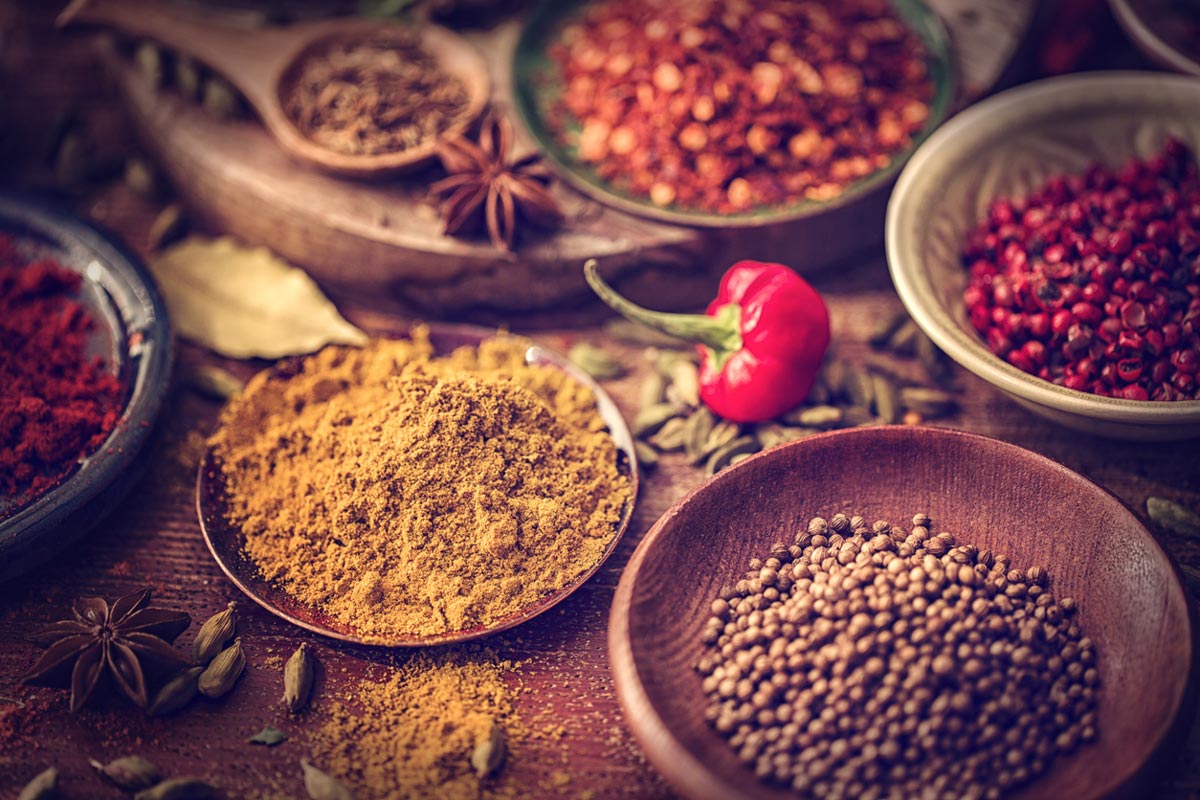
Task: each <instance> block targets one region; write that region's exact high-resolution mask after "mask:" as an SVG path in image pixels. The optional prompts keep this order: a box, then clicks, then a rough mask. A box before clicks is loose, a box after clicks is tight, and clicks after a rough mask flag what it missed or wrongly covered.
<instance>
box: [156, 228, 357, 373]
mask: <svg viewBox="0 0 1200 800" xmlns="http://www.w3.org/2000/svg"><path fill="white" fill-rule="evenodd" d="M150 271H151V272H153V273H154V277H155V278H156V279H157V280H158V285H159V287H160V288H161V289H162V293H163V296H164V297H165V298H166V302H167V308H168V310H169V311H170V313H171V319H172V322H173V323H174V325H175V330H176V331H178V332H179V334H180V335H181V336H183V337H185V338H187V339H191V340H192V341H194V342H196V343H197V344H200V345H203V346H204V347H207V348H209V349H211V350H214V351H216V352H217V353H220V354H221V355H223V356H228V357H229V358H271V359H273V358H283V357H284V356H298V355H306V354H308V353H313V352H315V351H317V350H320V349H321V348H322V347H324V346H325V345H327V344H351V345H361V344H363V343H365V342H366V340H367V336H366V334H364V333H363V332H362V331H360V330H359V329H358V328H356V327H354V326H353V325H351V324H350V323H349V322H347V321H346V320H345V319H343V318H342V316H341V314H339V313H338V310H337V308H336V307H335V306H334V305H333V303H332V302H330V301H329V299H328V298H327V297H325V295H324V294H322V292H321V290H320V289H319V288H318V287H317V285H316V283H314V282H313V280H312V278H310V277H308V275H307V274H306V273H305V272H304V271H303V270H300V269H297V268H296V267H293V266H292V265H290V264H288V263H287V262H285V261H283V260H282V259H280V258H278V257H276V256H275V255H274V254H272V253H271V252H270V251H269V250H267V249H266V248H263V247H246V246H244V245H241V244H239V243H237V242H236V241H234V240H233V239H231V238H229V237H221V238H218V239H206V238H203V237H198V236H192V237H188V238H187V239H185V240H183V241H182V242H180V243H179V244H177V245H175V246H173V247H171V248H169V249H167V250H165V251H163V252H162V253H161V254H159V255H158V256H157V257H156V258H155V259H154V260H153V261H152V262H151V264H150Z"/></svg>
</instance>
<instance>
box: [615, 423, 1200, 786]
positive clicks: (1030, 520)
mask: <svg viewBox="0 0 1200 800" xmlns="http://www.w3.org/2000/svg"><path fill="white" fill-rule="evenodd" d="M838 512H842V513H855V512H856V513H860V514H862V515H864V516H866V518H867V519H887V520H890V521H894V522H897V523H902V524H907V523H908V520H911V518H912V516H913V514H915V513H917V512H925V513H928V514H929V515H930V516H931V517H932V519H933V525H934V528H935V529H936V530H946V531H950V532H952V533H954V534H955V535H956V537H957V538H958V540H959V542H960V543H964V544H966V543H973V544H975V545H977V546H978V547H979V548H980V549H981V550H983V549H985V548H986V549H991V550H992V551H994V552H997V553H1001V552H1003V553H1007V554H1008V555H1009V556H1011V558H1012V559H1013V564H1014V565H1024V566H1026V567H1028V566H1032V565H1034V564H1040V565H1043V566H1045V567H1046V568H1047V570H1048V571H1049V574H1050V577H1051V581H1052V583H1051V590H1052V591H1054V592H1055V593H1056V595H1057V596H1060V597H1061V596H1071V597H1074V598H1076V599H1077V600H1078V602H1079V609H1080V610H1079V614H1080V624H1081V625H1082V627H1083V630H1084V631H1085V633H1086V634H1087V635H1088V636H1090V637H1091V638H1092V639H1093V641H1095V642H1096V647H1097V653H1098V658H1099V669H1100V675H1101V686H1102V688H1101V692H1100V697H1099V708H1098V730H1099V738H1098V739H1097V741H1096V742H1095V743H1094V744H1091V745H1088V746H1086V747H1082V748H1080V749H1079V750H1077V751H1076V752H1075V753H1073V754H1072V755H1071V756H1070V757H1068V758H1065V759H1060V760H1058V761H1055V762H1053V764H1052V765H1051V769H1050V771H1049V772H1048V773H1046V774H1044V775H1043V776H1042V777H1041V778H1039V779H1038V780H1037V781H1034V782H1033V783H1030V784H1028V785H1027V787H1026V788H1025V789H1024V790H1022V791H1020V792H1017V793H1015V794H1013V795H1012V797H1014V798H1019V800H1034V799H1035V798H1037V800H1051V799H1052V798H1066V797H1070V798H1073V800H1089V798H1097V797H1104V796H1112V795H1114V794H1117V795H1120V794H1122V793H1125V794H1127V795H1130V794H1133V793H1136V792H1137V791H1138V788H1139V787H1140V786H1141V781H1142V780H1143V778H1144V776H1145V775H1147V774H1149V773H1150V772H1151V771H1152V769H1151V768H1150V767H1148V766H1147V764H1148V762H1149V761H1150V760H1151V759H1152V758H1154V757H1156V756H1157V757H1162V756H1163V755H1164V753H1165V751H1166V750H1167V749H1169V748H1168V747H1167V743H1168V742H1171V743H1176V744H1178V743H1181V742H1182V741H1183V739H1184V738H1185V737H1184V736H1183V734H1182V733H1181V731H1182V730H1186V728H1185V727H1184V726H1186V725H1187V723H1188V722H1189V719H1188V718H1190V716H1191V715H1192V713H1193V711H1194V709H1193V708H1192V703H1191V702H1190V700H1189V698H1187V697H1185V695H1186V694H1188V693H1189V687H1190V686H1191V673H1192V670H1193V666H1194V660H1195V656H1194V653H1193V650H1194V640H1195V622H1194V619H1193V618H1192V611H1191V607H1190V604H1189V602H1188V599H1187V596H1186V594H1185V592H1184V589H1183V587H1182V585H1181V584H1180V581H1179V576H1178V574H1177V572H1176V569H1175V567H1174V566H1173V565H1172V563H1171V561H1170V559H1169V558H1168V557H1167V555H1166V553H1165V552H1164V551H1163V549H1162V548H1161V547H1160V546H1159V544H1158V542H1157V541H1155V539H1154V537H1153V536H1151V535H1150V533H1149V532H1148V531H1147V530H1146V528H1145V527H1144V526H1143V525H1142V523H1141V522H1139V521H1138V519H1137V517H1135V516H1134V515H1133V513H1131V512H1130V511H1129V510H1128V509H1127V508H1126V507H1125V506H1124V505H1123V504H1122V503H1121V502H1120V501H1118V500H1117V499H1116V498H1114V497H1113V496H1112V495H1110V494H1108V493H1107V492H1105V491H1104V490H1103V489H1101V488H1099V487H1098V486H1096V485H1095V484H1093V483H1090V482H1089V481H1088V480H1086V479H1085V478H1083V477H1081V476H1080V475H1078V474H1076V473H1074V472H1072V471H1070V470H1068V469H1067V468H1065V467H1063V466H1062V465H1060V464H1057V463H1055V462H1053V461H1050V460H1048V459H1046V458H1043V457H1042V456H1039V455H1037V454H1035V453H1031V452H1029V451H1027V450H1023V449H1021V448H1019V447H1016V446H1014V445H1010V444H1006V443H1004V442H999V441H996V440H994V439H987V438H984V437H981V436H975V435H972V434H966V433H960V432H956V431H949V430H945V429H938V428H917V427H903V426H900V427H880V428H858V429H850V430H845V431H838V432H834V433H828V434H821V435H818V436H813V437H811V438H808V439H803V440H800V441H798V442H793V443H790V444H786V445H781V446H779V447H776V448H773V449H771V450H768V451H766V452H763V453H760V454H758V455H756V456H752V457H751V458H749V459H747V460H745V461H743V462H742V463H740V464H738V465H735V466H734V467H731V468H730V469H727V470H725V471H723V472H721V473H719V474H718V475H717V476H716V477H714V478H712V479H711V480H709V481H707V482H706V483H704V484H703V485H701V486H700V487H699V488H698V489H696V490H695V491H693V492H691V493H690V494H689V495H687V496H686V497H685V498H683V500H681V501H680V502H678V503H677V504H675V506H674V507H672V508H671V509H670V510H669V511H667V512H666V513H665V514H664V515H663V516H662V517H661V518H660V519H659V520H658V522H657V523H655V525H654V527H653V528H651V530H650V532H649V533H648V534H647V535H646V537H645V539H643V540H642V542H641V543H640V544H639V545H638V548H637V550H636V551H635V552H634V554H633V556H632V558H631V559H630V561H629V564H628V565H627V566H626V568H625V571H624V572H623V573H622V575H621V580H620V583H619V585H618V587H617V592H616V596H615V598H614V600H613V606H612V612H611V617H610V620H609V630H608V636H609V652H610V658H611V664H612V670H613V675H614V678H615V682H616V688H617V694H618V697H619V698H620V701H621V707H622V709H623V711H624V713H625V719H626V722H627V723H628V724H629V726H630V727H631V728H632V730H633V733H634V734H635V736H636V737H637V740H638V742H639V743H640V744H641V745H642V747H643V749H644V750H645V752H646V755H647V756H648V757H649V759H650V761H651V762H652V763H653V764H654V766H655V767H656V768H657V769H658V770H659V771H660V772H662V774H663V775H664V776H665V777H666V778H667V779H668V780H669V781H670V782H671V783H672V784H673V785H674V787H675V788H676V789H678V790H679V791H680V792H681V793H682V794H684V795H685V796H687V797H689V798H693V799H699V798H705V799H707V798H714V800H715V799H716V798H721V799H722V800H729V799H731V798H780V799H782V798H790V797H794V796H795V795H794V794H792V793H791V792H785V791H781V790H776V789H769V788H767V787H766V786H765V785H763V784H760V783H758V782H757V780H756V779H755V777H754V775H753V773H752V772H751V771H749V770H748V769H746V768H745V767H743V766H742V764H741V763H740V762H739V761H738V759H737V758H736V756H735V754H734V750H733V749H732V748H731V747H730V746H729V744H728V743H727V742H726V741H725V740H724V739H722V738H720V737H719V736H718V735H717V734H716V733H715V732H714V731H713V730H711V729H710V728H709V727H708V725H707V724H706V722H705V721H704V707H705V696H704V693H703V691H702V689H701V679H700V675H699V674H698V673H697V672H696V671H695V668H694V665H695V664H696V662H697V660H698V659H699V657H700V655H701V652H702V645H701V643H700V635H701V630H702V629H703V627H704V622H705V620H706V619H707V618H708V617H709V615H710V612H709V607H710V604H711V603H712V601H713V600H714V599H715V598H716V597H717V594H718V592H719V591H720V589H721V587H722V586H724V585H727V584H729V583H731V582H733V581H735V580H736V579H738V578H740V577H741V575H742V573H743V572H744V571H745V570H746V568H747V562H748V560H749V559H750V558H752V557H758V558H765V555H766V553H767V552H768V551H769V549H770V547H771V545H772V544H773V543H774V542H777V541H791V540H792V538H793V537H794V535H795V533H796V532H797V531H799V530H801V529H803V528H804V526H806V525H807V522H808V520H809V519H811V518H812V517H814V516H818V515H821V516H825V517H827V518H828V517H829V516H831V515H833V514H835V513H838ZM1134 796H1145V795H1134Z"/></svg>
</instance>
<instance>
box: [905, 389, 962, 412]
mask: <svg viewBox="0 0 1200 800" xmlns="http://www.w3.org/2000/svg"><path fill="white" fill-rule="evenodd" d="M900 402H901V403H902V404H903V405H904V407H905V408H907V409H911V410H912V411H916V412H917V413H918V414H920V415H921V416H923V417H925V419H938V418H939V417H944V416H946V415H947V414H949V413H950V412H951V411H953V410H954V405H955V403H954V396H953V395H951V394H950V393H949V392H944V391H942V390H941V389H930V388H927V387H925V386H905V387H904V388H903V389H901V390H900Z"/></svg>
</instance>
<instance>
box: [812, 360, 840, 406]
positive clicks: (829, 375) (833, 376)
mask: <svg viewBox="0 0 1200 800" xmlns="http://www.w3.org/2000/svg"><path fill="white" fill-rule="evenodd" d="M819 374H820V376H821V382H822V383H824V384H825V386H826V387H828V389H829V396H830V399H831V400H833V399H835V398H837V397H840V396H841V395H843V394H845V393H846V362H844V361H836V360H835V361H826V362H825V364H824V366H822V367H821V372H820V373H819Z"/></svg>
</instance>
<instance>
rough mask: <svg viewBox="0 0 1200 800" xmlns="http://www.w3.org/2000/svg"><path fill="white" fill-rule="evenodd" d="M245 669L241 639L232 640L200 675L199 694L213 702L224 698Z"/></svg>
mask: <svg viewBox="0 0 1200 800" xmlns="http://www.w3.org/2000/svg"><path fill="white" fill-rule="evenodd" d="M245 669H246V654H245V653H244V652H243V651H242V637H240V636H239V637H237V638H236V639H234V640H233V644H232V645H230V646H229V647H227V648H225V649H224V650H222V651H221V652H220V653H219V654H217V657H216V658H214V659H213V660H212V663H211V664H209V665H208V667H207V668H206V669H205V670H204V672H201V673H200V679H199V681H197V686H198V687H199V689H200V694H202V695H204V696H205V697H211V698H213V699H214V700H215V699H216V698H218V697H224V696H225V695H226V694H228V693H229V690H230V689H232V688H233V685H234V684H235V683H237V679H238V678H239V677H241V674H242V671H243V670H245Z"/></svg>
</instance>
